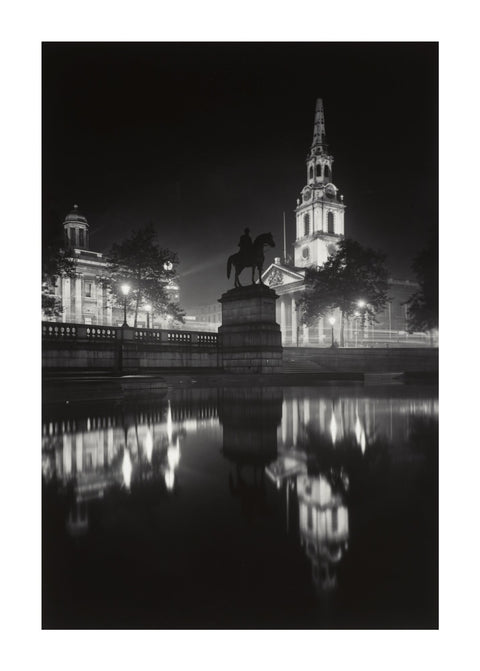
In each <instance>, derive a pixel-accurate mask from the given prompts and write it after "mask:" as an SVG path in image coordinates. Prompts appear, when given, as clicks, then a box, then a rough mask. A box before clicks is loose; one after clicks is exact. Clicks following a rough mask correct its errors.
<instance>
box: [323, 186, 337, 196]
mask: <svg viewBox="0 0 480 671" xmlns="http://www.w3.org/2000/svg"><path fill="white" fill-rule="evenodd" d="M325 193H326V194H327V196H329V198H333V196H334V195H335V187H334V186H333V184H327V186H326V187H325Z"/></svg>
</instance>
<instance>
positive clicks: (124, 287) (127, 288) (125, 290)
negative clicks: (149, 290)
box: [120, 284, 130, 296]
mask: <svg viewBox="0 0 480 671" xmlns="http://www.w3.org/2000/svg"><path fill="white" fill-rule="evenodd" d="M120 289H121V290H122V294H123V295H124V296H128V294H129V293H130V285H129V284H122V286H121V287H120Z"/></svg>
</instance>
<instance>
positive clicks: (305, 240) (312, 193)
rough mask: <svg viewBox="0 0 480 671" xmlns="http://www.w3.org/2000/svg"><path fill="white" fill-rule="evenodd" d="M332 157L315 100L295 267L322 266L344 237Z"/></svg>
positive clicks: (319, 102)
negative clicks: (334, 181) (334, 182)
mask: <svg viewBox="0 0 480 671" xmlns="http://www.w3.org/2000/svg"><path fill="white" fill-rule="evenodd" d="M332 166H333V156H331V154H329V152H328V147H327V141H326V135H325V116H324V111H323V101H322V99H321V98H318V99H317V102H316V106H315V119H314V125H313V141H312V146H311V148H310V152H309V154H308V156H307V183H306V185H305V186H304V187H303V189H302V192H301V196H300V198H298V199H297V207H296V209H295V214H296V239H295V243H294V248H295V266H296V267H299V268H305V267H307V266H321V265H323V264H324V263H325V261H326V260H327V257H328V256H329V255H330V254H332V253H333V252H334V251H335V249H336V245H337V242H338V241H339V240H340V239H341V238H342V237H343V235H344V211H345V205H344V204H343V196H340V195H339V193H338V189H337V187H336V186H335V184H333V177H332Z"/></svg>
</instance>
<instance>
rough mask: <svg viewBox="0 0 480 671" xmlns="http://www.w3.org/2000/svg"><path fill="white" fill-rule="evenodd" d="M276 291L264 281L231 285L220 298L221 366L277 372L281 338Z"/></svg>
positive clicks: (227, 369) (279, 364)
mask: <svg viewBox="0 0 480 671" xmlns="http://www.w3.org/2000/svg"><path fill="white" fill-rule="evenodd" d="M277 298H278V296H277V294H276V293H275V292H274V291H273V290H272V289H269V288H268V287H266V286H265V285H263V284H252V285H250V286H247V287H239V288H237V289H231V290H230V291H227V292H226V293H224V294H223V295H222V297H221V298H220V299H219V301H220V303H221V304H222V325H221V326H220V328H219V329H218V334H219V337H220V342H221V346H222V354H223V368H224V370H225V371H227V372H229V373H276V372H278V371H279V370H280V368H281V365H282V338H281V333H280V326H279V325H278V324H277V323H276V321H275V302H276V300H277Z"/></svg>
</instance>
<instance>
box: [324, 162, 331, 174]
mask: <svg viewBox="0 0 480 671" xmlns="http://www.w3.org/2000/svg"><path fill="white" fill-rule="evenodd" d="M323 175H324V177H330V168H329V167H328V165H327V164H326V163H325V168H324V169H323Z"/></svg>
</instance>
